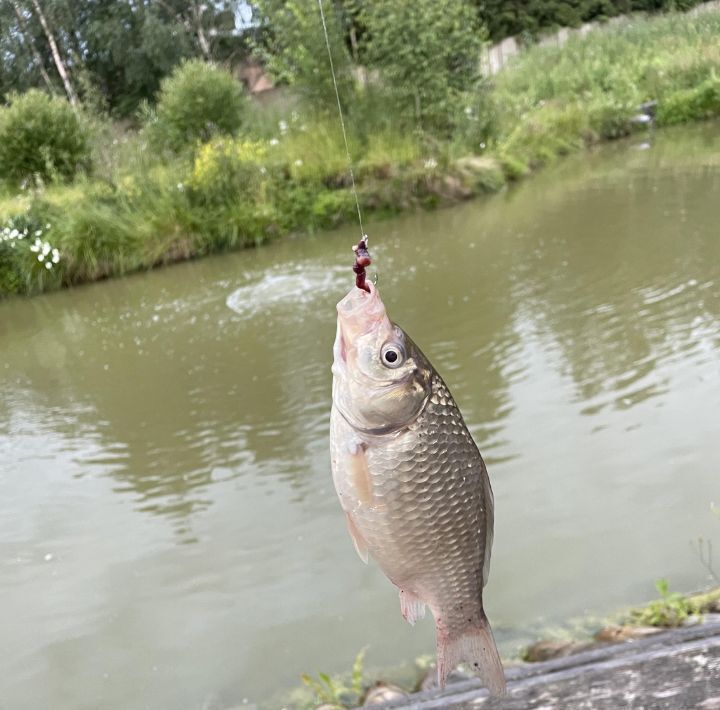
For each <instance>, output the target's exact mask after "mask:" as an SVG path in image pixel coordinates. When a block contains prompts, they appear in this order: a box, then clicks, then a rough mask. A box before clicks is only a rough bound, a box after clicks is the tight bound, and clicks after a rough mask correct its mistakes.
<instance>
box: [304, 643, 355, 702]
mask: <svg viewBox="0 0 720 710" xmlns="http://www.w3.org/2000/svg"><path fill="white" fill-rule="evenodd" d="M366 650H367V649H364V648H363V649H362V650H361V651H360V652H359V653H358V654H357V656H356V657H355V661H354V662H353V667H352V671H351V674H350V684H349V685H347V684H346V681H345V680H343V679H342V678H337V677H336V678H331V677H330V676H329V675H328V674H327V673H318V675H317V678H313V677H312V676H310V675H308V674H307V673H303V674H302V675H301V676H300V678H301V679H302V682H303V683H305V685H306V686H307V687H308V688H310V690H312V692H313V695H314V696H315V700H316V701H317V704H318V705H319V704H323V703H324V704H327V705H331V706H333V707H336V708H346V707H356V706H357V705H358V704H359V703H360V699H361V697H362V692H363V667H364V663H365V652H366Z"/></svg>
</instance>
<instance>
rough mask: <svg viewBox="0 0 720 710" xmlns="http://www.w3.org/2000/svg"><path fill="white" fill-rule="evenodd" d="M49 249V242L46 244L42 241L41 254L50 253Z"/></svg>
mask: <svg viewBox="0 0 720 710" xmlns="http://www.w3.org/2000/svg"><path fill="white" fill-rule="evenodd" d="M50 249H52V247H51V246H50V244H48V243H47V242H43V245H42V253H43V256H47V255H48V254H49V253H50Z"/></svg>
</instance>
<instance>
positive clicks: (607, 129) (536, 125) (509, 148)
mask: <svg viewBox="0 0 720 710" xmlns="http://www.w3.org/2000/svg"><path fill="white" fill-rule="evenodd" d="M719 32H720V13H705V14H703V15H701V16H697V17H690V16H676V17H658V18H653V19H650V20H643V21H634V22H628V23H624V24H621V25H618V26H612V27H607V28H602V29H599V30H595V31H593V32H592V33H590V34H589V35H588V36H587V37H585V38H580V37H574V38H571V39H570V40H569V41H568V43H567V44H566V45H565V46H564V47H562V48H558V47H539V46H536V47H531V48H530V49H528V50H527V51H525V52H523V53H522V54H521V55H520V56H519V57H518V58H517V60H516V61H515V62H514V63H513V64H512V66H511V67H510V68H508V69H507V70H505V71H503V72H501V73H500V74H499V75H498V76H497V77H496V78H495V87H494V90H493V99H494V111H495V113H496V116H495V126H496V127H497V131H496V133H495V137H494V140H495V150H497V152H498V153H499V155H500V158H501V160H502V162H503V164H504V166H505V169H506V172H507V174H508V176H509V177H512V178H514V177H518V176H520V175H522V174H524V173H525V172H527V170H528V168H529V167H533V166H536V165H542V164H544V163H547V162H548V161H549V160H551V159H552V158H553V157H554V156H556V155H561V154H563V153H566V152H568V151H570V150H574V149H576V148H578V147H581V146H582V145H584V144H587V143H592V142H595V141H597V140H599V139H612V138H617V137H620V136H623V135H627V134H628V133H629V132H630V130H631V123H630V119H631V117H632V116H633V115H634V114H635V113H636V112H637V107H638V106H639V105H640V104H641V103H643V102H645V101H648V100H650V99H657V100H658V103H659V106H658V116H657V120H658V123H659V124H668V123H679V122H684V121H689V120H699V119H701V118H706V117H709V116H713V115H719V114H720V110H719V109H718V83H717V81H718V80H717V78H716V77H717V72H718V70H720V46H719V45H718V43H717V36H718V33H719Z"/></svg>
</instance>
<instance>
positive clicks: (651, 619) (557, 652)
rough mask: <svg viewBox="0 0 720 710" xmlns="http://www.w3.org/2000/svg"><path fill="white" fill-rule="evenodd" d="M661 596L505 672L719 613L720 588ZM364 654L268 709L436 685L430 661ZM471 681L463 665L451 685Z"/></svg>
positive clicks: (544, 645)
mask: <svg viewBox="0 0 720 710" xmlns="http://www.w3.org/2000/svg"><path fill="white" fill-rule="evenodd" d="M656 587H657V590H658V593H659V597H658V598H657V599H654V600H652V601H649V602H648V603H647V604H646V605H644V606H640V607H635V608H632V609H628V610H624V611H621V612H618V614H616V615H614V616H613V617H611V618H608V619H602V620H600V619H594V620H593V619H578V620H574V622H573V623H571V624H568V626H566V627H563V628H558V629H555V630H554V633H553V634H552V636H551V637H550V638H545V639H543V640H540V641H537V642H535V643H533V644H532V645H530V646H527V647H523V648H521V649H519V650H518V653H517V655H515V656H513V657H512V658H510V659H504V664H505V668H506V670H507V669H508V668H510V667H513V666H517V665H520V664H523V663H535V662H540V661H547V660H550V659H553V658H561V657H566V656H570V655H572V654H575V653H579V652H581V651H588V650H592V649H596V648H600V647H602V646H605V645H607V644H610V643H618V642H623V641H632V640H634V639H640V638H646V637H648V636H651V635H654V634H655V633H658V632H660V631H663V630H667V629H670V628H675V627H679V626H683V625H686V624H695V623H701V622H702V620H703V617H704V615H706V614H711V615H715V614H718V613H720V587H718V588H714V589H710V590H709V591H706V592H703V593H699V594H693V595H682V594H679V593H676V592H670V591H669V589H668V586H667V582H666V581H665V580H660V581H658V582H657V583H656ZM366 651H367V649H364V650H362V651H360V653H359V654H358V656H357V658H356V660H355V663H354V665H353V668H352V670H351V671H350V672H348V673H346V674H344V675H337V676H332V677H331V676H329V675H328V674H326V673H318V674H317V675H316V676H310V675H308V674H303V675H302V676H301V679H302V682H303V686H302V687H298V688H297V689H295V690H293V691H290V692H286V693H282V694H279V695H278V696H276V697H275V698H272V699H271V703H272V705H270V704H269V705H268V707H270V706H279V705H282V706H283V707H294V708H308V709H309V708H315V707H318V706H319V705H321V704H322V705H323V707H328V708H336V709H337V710H342V709H343V708H351V707H357V706H359V705H362V704H363V703H368V701H370V703H369V704H372V703H373V702H378V701H379V700H380V699H385V700H395V701H397V700H399V699H401V698H403V697H406V696H407V695H408V694H410V693H415V692H418V691H420V690H424V689H427V688H429V687H432V686H433V685H434V681H435V674H436V670H435V664H434V659H433V658H432V657H431V656H422V657H420V658H417V659H415V661H414V662H412V663H410V664H406V665H403V666H398V667H396V668H393V669H379V668H366V667H365V663H364V662H365V655H366ZM470 677H473V676H472V673H468V672H466V670H465V669H463V667H462V666H461V667H460V668H459V669H458V670H457V671H456V676H455V680H460V679H462V678H470Z"/></svg>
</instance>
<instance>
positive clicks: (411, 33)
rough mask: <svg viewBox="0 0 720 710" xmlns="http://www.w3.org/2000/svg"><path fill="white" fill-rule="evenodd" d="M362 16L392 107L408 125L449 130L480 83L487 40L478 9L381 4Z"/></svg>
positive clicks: (424, 0) (426, 0)
mask: <svg viewBox="0 0 720 710" xmlns="http://www.w3.org/2000/svg"><path fill="white" fill-rule="evenodd" d="M362 17H363V20H364V22H365V24H366V25H367V28H368V35H369V38H370V39H369V40H368V44H367V56H368V58H369V61H370V63H371V66H372V67H376V68H378V69H379V70H380V73H381V78H380V84H381V86H382V87H383V88H384V96H385V97H386V100H387V102H388V106H389V107H392V109H393V110H394V112H395V113H396V115H398V116H400V117H401V118H404V119H405V123H406V124H408V125H413V124H415V125H418V126H421V127H422V128H424V129H430V130H434V129H436V130H440V131H447V130H449V129H450V128H451V127H452V125H451V123H452V118H453V117H454V116H455V115H456V114H457V111H458V108H459V107H460V106H461V105H462V102H463V95H464V92H466V91H469V90H472V88H473V87H474V85H475V83H476V81H477V79H478V78H479V77H478V57H479V52H480V47H481V45H482V42H483V39H484V37H485V35H484V32H483V30H482V28H481V26H480V25H479V23H478V21H477V17H476V14H475V12H474V11H473V9H472V7H471V6H470V5H469V4H468V3H467V2H466V1H465V0H448V1H447V2H443V3H439V2H436V0H416V1H415V2H412V3H409V2H402V3H398V2H395V0H375V1H374V2H372V3H366V4H365V5H364V14H363V15H362Z"/></svg>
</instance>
